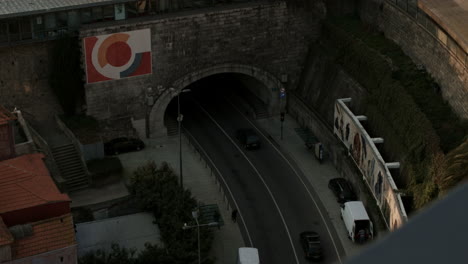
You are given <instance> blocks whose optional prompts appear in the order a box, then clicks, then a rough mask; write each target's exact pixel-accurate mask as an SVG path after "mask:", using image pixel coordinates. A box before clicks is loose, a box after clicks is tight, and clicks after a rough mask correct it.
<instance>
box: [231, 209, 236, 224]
mask: <svg viewBox="0 0 468 264" xmlns="http://www.w3.org/2000/svg"><path fill="white" fill-rule="evenodd" d="M231 219H232V221H233V222H234V223H235V222H236V220H237V209H234V210H232V213H231Z"/></svg>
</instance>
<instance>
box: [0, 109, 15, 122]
mask: <svg viewBox="0 0 468 264" xmlns="http://www.w3.org/2000/svg"><path fill="white" fill-rule="evenodd" d="M15 119H16V116H15V115H14V114H12V113H11V112H10V111H8V110H6V109H5V108H4V107H3V106H1V105H0V125H4V124H7V123H8V121H10V120H15Z"/></svg>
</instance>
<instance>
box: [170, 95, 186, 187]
mask: <svg viewBox="0 0 468 264" xmlns="http://www.w3.org/2000/svg"><path fill="white" fill-rule="evenodd" d="M169 90H170V91H171V92H174V91H175V89H174V88H169ZM187 92H191V90H190V89H185V90H182V91H180V92H178V93H177V95H176V96H177V122H178V123H179V125H178V126H179V129H178V133H179V174H180V188H181V189H182V192H183V191H184V176H183V174H182V120H183V118H184V116H183V115H182V114H181V113H180V94H181V93H187Z"/></svg>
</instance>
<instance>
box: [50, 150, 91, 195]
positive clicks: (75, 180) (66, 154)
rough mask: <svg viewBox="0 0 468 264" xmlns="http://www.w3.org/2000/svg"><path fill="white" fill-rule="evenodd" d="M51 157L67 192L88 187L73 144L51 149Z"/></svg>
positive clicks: (87, 181) (81, 164)
mask: <svg viewBox="0 0 468 264" xmlns="http://www.w3.org/2000/svg"><path fill="white" fill-rule="evenodd" d="M52 155H53V156H54V160H55V162H56V164H57V167H58V169H59V171H60V174H61V175H62V177H63V178H64V179H65V185H66V189H67V192H72V191H77V190H81V189H85V188H87V187H88V186H89V178H88V175H87V174H86V170H85V168H84V166H83V163H82V161H81V158H80V156H79V153H78V152H77V151H76V149H75V146H74V145H73V144H71V143H70V144H66V145H61V146H57V147H53V148H52Z"/></svg>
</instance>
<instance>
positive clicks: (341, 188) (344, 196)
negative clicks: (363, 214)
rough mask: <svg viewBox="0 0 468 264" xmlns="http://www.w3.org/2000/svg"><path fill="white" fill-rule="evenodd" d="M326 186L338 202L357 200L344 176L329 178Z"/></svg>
mask: <svg viewBox="0 0 468 264" xmlns="http://www.w3.org/2000/svg"><path fill="white" fill-rule="evenodd" d="M328 188H330V190H332V192H333V194H335V196H336V198H337V200H338V202H339V203H345V202H348V201H356V200H357V197H356V194H355V193H354V191H353V187H351V184H350V183H349V182H348V181H347V180H346V179H344V178H335V179H331V180H330V181H329V182H328Z"/></svg>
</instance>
